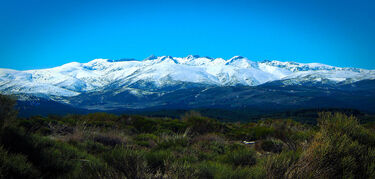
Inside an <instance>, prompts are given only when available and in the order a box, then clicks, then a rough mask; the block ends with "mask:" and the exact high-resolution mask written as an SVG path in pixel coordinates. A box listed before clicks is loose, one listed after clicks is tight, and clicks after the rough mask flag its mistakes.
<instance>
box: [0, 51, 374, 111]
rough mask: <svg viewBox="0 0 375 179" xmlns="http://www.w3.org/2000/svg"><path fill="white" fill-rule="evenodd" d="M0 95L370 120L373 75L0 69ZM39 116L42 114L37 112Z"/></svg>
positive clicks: (161, 65)
mask: <svg viewBox="0 0 375 179" xmlns="http://www.w3.org/2000/svg"><path fill="white" fill-rule="evenodd" d="M0 92H1V93H2V94H7V95H15V96H17V97H18V100H19V104H22V105H21V109H32V110H35V109H36V108H41V107H42V106H43V104H45V105H44V106H48V107H51V106H64V107H66V108H72V109H81V110H100V111H109V110H140V109H166V108H167V109H170V108H173V109H194V108H226V109H232V108H233V109H237V108H249V109H269V110H275V109H280V110H281V109H290V108H323V107H340V108H355V109H359V110H363V111H367V112H375V70H366V69H359V68H342V67H334V66H329V65H325V64H319V63H296V62H281V61H259V62H258V61H251V60H249V59H247V58H245V57H241V56H235V57H233V58H230V59H227V60H226V59H223V58H210V57H200V56H197V55H189V56H187V57H171V56H159V57H156V56H150V57H148V58H146V59H144V60H142V61H138V60H135V59H121V60H108V59H95V60H92V61H90V62H88V63H78V62H72V63H68V64H64V65H62V66H58V67H54V68H49V69H38V70H26V71H18V70H12V69H0ZM39 110H40V109H39Z"/></svg>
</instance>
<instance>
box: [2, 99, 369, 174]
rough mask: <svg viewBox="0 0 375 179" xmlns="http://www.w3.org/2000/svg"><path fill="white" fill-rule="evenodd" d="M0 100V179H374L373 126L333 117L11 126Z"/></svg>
mask: <svg viewBox="0 0 375 179" xmlns="http://www.w3.org/2000/svg"><path fill="white" fill-rule="evenodd" d="M0 98H1V99H0V102H1V104H0V105H1V108H0V125H1V126H0V177H1V178H375V131H374V130H375V124H374V123H366V124H360V123H359V122H358V120H357V119H356V118H355V117H352V116H347V115H345V114H341V113H329V112H325V113H320V115H319V116H320V117H319V118H318V119H317V121H318V123H317V125H308V124H302V123H299V122H296V121H293V120H290V119H263V120H260V121H258V122H256V123H254V122H251V123H244V122H242V123H239V122H237V123H236V122H220V121H218V120H215V119H211V118H207V117H204V116H201V115H200V114H199V113H196V112H189V113H187V114H185V115H184V116H181V117H180V118H178V119H172V118H151V117H145V116H137V115H121V116H116V115H112V114H107V113H94V114H88V115H66V116H52V115H51V116H48V117H42V116H34V117H30V118H17V113H16V111H14V109H13V108H12V106H13V105H14V101H13V100H11V99H9V98H7V97H5V96H0ZM243 141H255V144H244V143H243Z"/></svg>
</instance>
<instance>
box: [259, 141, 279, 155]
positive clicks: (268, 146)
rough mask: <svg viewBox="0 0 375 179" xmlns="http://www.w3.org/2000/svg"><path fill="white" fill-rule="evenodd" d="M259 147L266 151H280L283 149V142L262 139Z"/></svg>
mask: <svg viewBox="0 0 375 179" xmlns="http://www.w3.org/2000/svg"><path fill="white" fill-rule="evenodd" d="M260 147H261V148H262V150H264V151H266V152H273V153H280V152H281V151H282V150H283V143H281V142H278V141H274V140H263V141H262V142H261V144H260Z"/></svg>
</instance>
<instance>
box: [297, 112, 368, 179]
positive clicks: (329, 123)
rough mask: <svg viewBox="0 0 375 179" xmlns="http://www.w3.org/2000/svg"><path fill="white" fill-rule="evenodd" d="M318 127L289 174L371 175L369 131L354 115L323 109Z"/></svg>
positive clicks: (317, 175)
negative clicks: (349, 115) (324, 110)
mask: <svg viewBox="0 0 375 179" xmlns="http://www.w3.org/2000/svg"><path fill="white" fill-rule="evenodd" d="M319 126H320V128H321V129H320V131H319V132H318V133H317V134H316V135H315V137H314V141H313V142H312V143H311V144H310V146H309V148H308V149H307V150H305V151H304V152H303V153H302V156H301V158H300V160H299V161H298V162H297V163H296V166H295V167H293V170H292V171H291V172H290V175H291V176H293V177H302V178H306V177H313V178H335V177H338V178H371V177H373V176H374V161H375V155H374V145H375V136H374V134H373V133H371V132H370V131H368V130H367V129H365V128H364V127H363V126H361V125H359V123H358V121H357V120H356V119H355V118H354V117H347V116H345V115H343V114H334V115H332V114H330V113H324V114H322V115H321V117H320V120H319Z"/></svg>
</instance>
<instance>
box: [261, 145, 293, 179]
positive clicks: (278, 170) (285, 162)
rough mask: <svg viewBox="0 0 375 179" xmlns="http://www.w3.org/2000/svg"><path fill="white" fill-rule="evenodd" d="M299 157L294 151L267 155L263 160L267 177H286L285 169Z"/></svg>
mask: <svg viewBox="0 0 375 179" xmlns="http://www.w3.org/2000/svg"><path fill="white" fill-rule="evenodd" d="M298 158H299V153H298V152H295V151H283V152H281V153H280V154H277V155H273V156H269V157H268V158H267V159H266V161H265V165H264V166H265V169H266V173H267V176H268V177H269V178H287V171H288V170H289V169H290V167H291V166H292V165H294V164H295V163H296V162H297V160H298Z"/></svg>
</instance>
